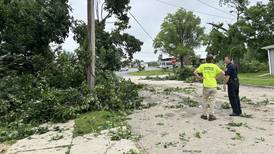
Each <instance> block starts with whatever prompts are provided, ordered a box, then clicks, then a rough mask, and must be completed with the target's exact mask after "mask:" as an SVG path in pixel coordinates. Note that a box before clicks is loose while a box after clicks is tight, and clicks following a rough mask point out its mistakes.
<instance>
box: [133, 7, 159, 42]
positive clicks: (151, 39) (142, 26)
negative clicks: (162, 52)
mask: <svg viewBox="0 0 274 154" xmlns="http://www.w3.org/2000/svg"><path fill="white" fill-rule="evenodd" d="M128 13H129V14H130V15H131V17H132V18H133V19H134V20H135V21H136V22H137V24H138V25H139V26H140V27H141V28H142V30H143V31H144V32H145V33H146V34H147V36H148V37H149V38H150V39H151V40H152V41H154V39H153V37H152V36H151V35H150V34H149V33H148V32H147V31H146V29H145V28H144V27H143V26H142V24H141V23H140V22H139V21H138V20H137V18H135V16H134V15H133V14H132V13H131V12H128Z"/></svg>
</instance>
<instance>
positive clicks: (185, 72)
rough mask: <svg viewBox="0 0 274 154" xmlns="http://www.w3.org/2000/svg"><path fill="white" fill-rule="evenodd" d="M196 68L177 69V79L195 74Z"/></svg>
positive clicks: (183, 78)
mask: <svg viewBox="0 0 274 154" xmlns="http://www.w3.org/2000/svg"><path fill="white" fill-rule="evenodd" d="M193 72H194V68H193V67H183V68H178V69H176V70H175V73H174V74H175V76H176V78H177V80H186V79H188V78H190V77H192V76H193Z"/></svg>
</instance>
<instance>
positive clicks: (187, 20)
mask: <svg viewBox="0 0 274 154" xmlns="http://www.w3.org/2000/svg"><path fill="white" fill-rule="evenodd" d="M200 24H201V20H200V18H199V17H197V16H195V15H194V14H193V13H192V12H188V11H186V10H183V9H179V10H178V11H177V12H176V13H175V14H169V15H168V16H167V17H166V18H165V19H164V22H163V23H162V25H161V31H160V32H159V33H158V35H157V37H156V38H155V40H154V48H155V49H156V51H157V50H160V51H162V52H164V53H168V54H170V55H172V56H175V57H177V58H180V61H181V67H183V65H184V58H185V57H186V56H193V55H194V49H195V48H197V47H199V46H200V45H201V43H202V40H203V38H204V37H203V36H204V28H203V27H201V25H200Z"/></svg>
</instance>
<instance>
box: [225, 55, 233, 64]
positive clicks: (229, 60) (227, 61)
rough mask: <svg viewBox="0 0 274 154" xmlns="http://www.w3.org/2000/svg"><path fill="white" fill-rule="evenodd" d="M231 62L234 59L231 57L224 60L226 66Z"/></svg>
mask: <svg viewBox="0 0 274 154" xmlns="http://www.w3.org/2000/svg"><path fill="white" fill-rule="evenodd" d="M231 61H232V58H231V57H230V56H226V57H225V59H224V62H225V63H226V64H229V63H231Z"/></svg>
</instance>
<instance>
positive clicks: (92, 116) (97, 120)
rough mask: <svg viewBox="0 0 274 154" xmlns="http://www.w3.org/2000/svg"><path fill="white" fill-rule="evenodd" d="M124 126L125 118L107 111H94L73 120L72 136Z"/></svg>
mask: <svg viewBox="0 0 274 154" xmlns="http://www.w3.org/2000/svg"><path fill="white" fill-rule="evenodd" d="M124 125H125V116H124V115H122V114H120V113H116V112H109V111H95V112H89V113H86V114H83V115H80V116H79V117H78V118H77V119H76V120H75V125H74V127H75V129H74V132H73V136H74V137H76V136H81V135H85V134H89V133H100V131H102V130H105V129H110V128H115V127H119V126H124Z"/></svg>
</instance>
